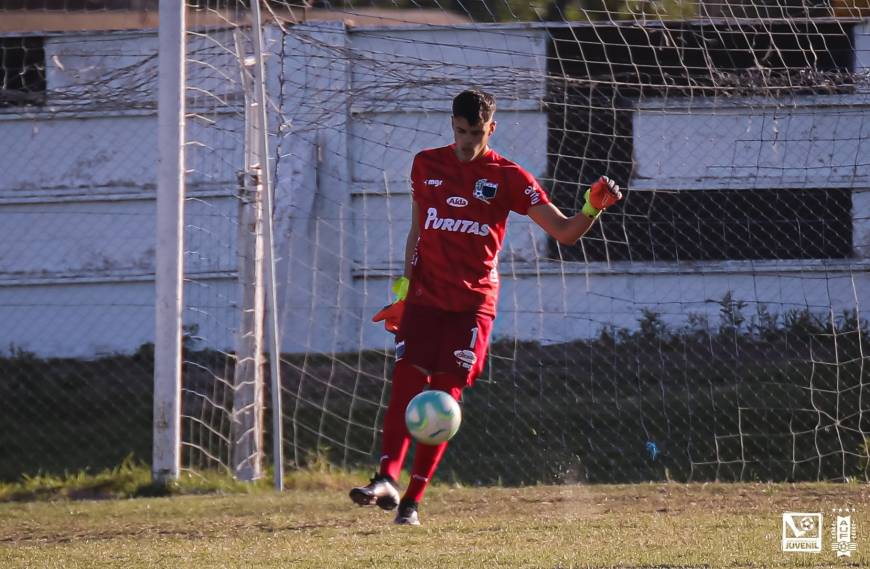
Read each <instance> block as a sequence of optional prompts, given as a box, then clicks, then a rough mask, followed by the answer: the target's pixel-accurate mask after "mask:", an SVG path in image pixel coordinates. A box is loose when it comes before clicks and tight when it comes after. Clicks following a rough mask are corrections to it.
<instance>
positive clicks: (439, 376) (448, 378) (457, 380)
mask: <svg viewBox="0 0 870 569" xmlns="http://www.w3.org/2000/svg"><path fill="white" fill-rule="evenodd" d="M429 385H430V386H431V387H432V389H440V390H441V391H446V392H447V393H449V394H450V396H451V397H453V398H454V399H456V400H457V401H460V400H461V398H462V390H463V388H465V386H466V385H467V384H466V377H465V376H462V375H456V374H452V373H436V374H434V375H433V376H432V380H431V381H430V383H429Z"/></svg>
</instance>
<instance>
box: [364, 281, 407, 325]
mask: <svg viewBox="0 0 870 569" xmlns="http://www.w3.org/2000/svg"><path fill="white" fill-rule="evenodd" d="M409 284H410V281H408V279H407V278H406V277H400V278H398V279H396V282H394V283H393V294H395V295H396V300H395V302H393V304H388V305H387V306H385V307H383V308H381V309H380V310H379V311H378V313H377V314H375V315H374V316H373V317H372V322H380V321H381V320H383V321H384V329H385V330H386V331H387V332H392V333H393V334H395V333H396V332H398V331H399V324H401V322H402V314H404V313H405V297H406V296H408V285H409Z"/></svg>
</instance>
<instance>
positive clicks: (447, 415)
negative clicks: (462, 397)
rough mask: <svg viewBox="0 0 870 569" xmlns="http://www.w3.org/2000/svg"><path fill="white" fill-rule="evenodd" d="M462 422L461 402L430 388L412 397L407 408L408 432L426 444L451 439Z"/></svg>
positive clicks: (406, 421) (434, 443) (445, 393)
mask: <svg viewBox="0 0 870 569" xmlns="http://www.w3.org/2000/svg"><path fill="white" fill-rule="evenodd" d="M461 422H462V411H461V410H460V408H459V403H457V402H456V400H455V399H453V398H452V397H451V396H450V394H448V393H447V392H444V391H439V390H437V389H429V390H427V391H424V392H422V393H420V394H419V395H417V396H415V397H414V398H413V399H411V402H410V403H408V407H407V408H406V409H405V424H406V425H407V426H408V432H410V433H411V436H412V437H414V438H415V439H416V440H417V441H418V442H420V443H423V444H424V445H438V444H441V443H443V442H446V441H449V440H450V439H451V438H452V437H453V435H455V434H456V431H458V430H459V424H460V423H461Z"/></svg>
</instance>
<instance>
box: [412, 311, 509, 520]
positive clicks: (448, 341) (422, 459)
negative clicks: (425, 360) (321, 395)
mask: <svg viewBox="0 0 870 569" xmlns="http://www.w3.org/2000/svg"><path fill="white" fill-rule="evenodd" d="M491 330H492V319H491V318H490V317H488V316H480V315H475V314H457V315H455V316H453V317H452V318H451V319H450V320H449V321H448V322H447V323H446V325H445V328H444V329H443V330H442V336H441V342H440V346H439V359H438V362H437V363H436V368H435V371H433V373H432V376H431V378H430V386H431V388H432V389H439V390H441V391H446V392H447V393H449V394H450V395H451V396H452V397H453V398H454V399H456V400H457V401H459V400H460V396H461V393H462V389H463V388H465V387H467V386H469V385H471V384H472V383H473V382H474V380H475V379H476V378H477V376H478V375H480V372H481V371H482V370H483V366H484V362H485V358H486V351H487V348H488V346H489V334H490V331H491ZM446 450H447V443H442V444H440V445H421V444H418V445H417V450H416V452H415V454H414V463H413V465H412V467H411V481H410V483H409V484H408V488H407V490H405V494H404V496H402V500H401V502H400V503H399V512H398V514H397V515H396V523H398V524H412V525H417V524H419V518H418V514H417V508H418V506H419V503H420V501H421V500H422V499H423V494H424V493H425V491H426V487H427V486H428V485H429V481H430V480H431V479H432V476H433V475H434V474H435V470H436V469H437V468H438V463H439V462H441V459H442V458H443V456H444V453H445V451H446Z"/></svg>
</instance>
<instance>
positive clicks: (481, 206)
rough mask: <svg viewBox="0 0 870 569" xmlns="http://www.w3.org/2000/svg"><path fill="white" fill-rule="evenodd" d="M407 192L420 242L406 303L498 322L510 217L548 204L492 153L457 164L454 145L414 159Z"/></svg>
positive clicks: (516, 169)
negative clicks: (500, 275) (500, 257)
mask: <svg viewBox="0 0 870 569" xmlns="http://www.w3.org/2000/svg"><path fill="white" fill-rule="evenodd" d="M411 186H412V188H413V193H414V201H415V202H416V204H417V208H418V211H419V214H420V218H419V219H418V220H417V221H418V222H419V224H420V237H419V239H418V240H417V246H416V249H415V251H414V257H413V259H412V261H411V265H412V270H411V286H410V288H409V290H408V297H407V302H409V303H411V304H422V305H426V306H432V307H435V308H439V309H441V310H447V311H451V312H471V311H474V312H478V313H481V314H487V315H490V316H495V307H496V302H497V300H498V285H499V281H498V268H497V266H496V265H497V263H498V252H499V251H500V250H501V247H502V244H503V243H504V235H505V229H506V228H507V220H508V214H509V213H510V212H511V211H515V212H517V213H521V214H526V213H528V211H529V208H530V207H532V206H536V205H541V204H546V203H549V201H550V200H549V198H548V197H547V194H546V192H544V190H543V189H542V188H541V186H540V184H538V182H537V180H535V177H534V176H532V175H531V174H529V173H528V172H526V171H525V170H524V169H523V168H522V167H521V166H519V165H518V164H516V163H514V162H511V161H510V160H508V159H506V158H503V157H501V156H499V155H498V154H497V153H496V152H495V151H493V150H489V151H488V152H486V153H485V154H484V155H483V156H481V157H479V158H477V159H475V160H472V161H471V162H461V161H460V160H459V158H457V156H456V152H455V151H454V145H452V144H451V145H450V146H444V147H442V148H433V149H429V150H424V151H422V152H420V153H419V154H417V156H415V157H414V165H413V167H412V168H411Z"/></svg>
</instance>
